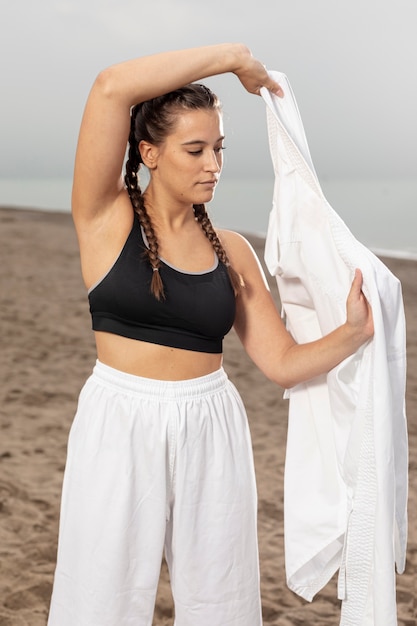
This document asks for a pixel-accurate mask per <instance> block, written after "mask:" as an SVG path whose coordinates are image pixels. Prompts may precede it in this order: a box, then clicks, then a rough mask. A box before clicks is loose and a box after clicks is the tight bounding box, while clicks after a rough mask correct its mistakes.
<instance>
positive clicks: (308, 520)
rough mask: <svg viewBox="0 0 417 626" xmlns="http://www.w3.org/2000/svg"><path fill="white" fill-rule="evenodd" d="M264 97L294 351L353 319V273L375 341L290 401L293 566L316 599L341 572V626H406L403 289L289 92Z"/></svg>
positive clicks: (276, 256) (292, 575)
mask: <svg viewBox="0 0 417 626" xmlns="http://www.w3.org/2000/svg"><path fill="white" fill-rule="evenodd" d="M271 75H273V76H274V78H275V79H276V80H277V81H278V82H279V83H280V84H281V86H282V87H283V89H284V92H285V96H284V98H278V97H277V96H274V95H272V94H271V93H270V92H269V91H268V90H266V89H262V92H261V93H262V96H263V98H264V100H265V103H266V105H267V107H266V109H267V121H268V132H269V142H270V149H271V156H272V161H273V165H274V171H275V187H274V196H273V206H272V210H271V214H270V220H269V226H268V232H267V239H266V246H265V261H266V264H267V267H268V269H269V271H270V272H271V274H272V275H275V276H276V279H277V283H278V288H279V293H280V298H281V302H282V307H283V314H284V316H285V319H286V324H287V327H288V329H289V331H290V332H291V334H292V335H293V336H294V338H295V339H296V341H297V342H307V341H312V340H315V339H317V338H319V337H322V336H323V335H325V334H327V333H329V332H330V331H332V330H333V329H334V328H335V327H337V326H338V325H340V324H342V323H343V322H344V321H345V319H346V297H347V293H348V291H349V288H350V285H351V282H352V279H353V274H354V270H355V268H357V267H358V268H360V269H361V270H362V273H363V276H364V288H363V289H364V293H365V295H366V297H367V298H368V301H369V302H370V304H371V306H372V311H373V317H374V325H375V334H374V337H373V339H372V340H371V341H370V342H368V343H367V344H366V345H365V346H363V347H362V348H361V349H360V350H359V351H358V352H357V353H356V354H355V355H353V356H352V357H350V358H348V359H346V360H345V361H343V362H342V363H341V364H340V365H339V366H337V367H336V368H334V369H333V370H332V371H331V372H330V373H329V374H328V375H327V376H322V377H320V378H317V379H314V380H312V381H311V382H308V383H305V384H301V385H298V386H297V387H295V388H293V389H291V390H290V391H289V392H286V397H288V398H289V427H288V442H287V453H286V465H285V496H284V502H285V505H284V512H285V562H286V574H287V583H288V586H289V587H290V589H292V590H293V591H295V592H296V593H297V594H299V595H300V596H302V597H303V598H305V599H307V600H310V601H311V600H312V599H313V596H314V595H315V594H316V593H317V592H318V591H319V590H320V589H321V588H322V587H323V586H324V585H325V584H326V583H327V582H328V580H329V579H330V578H331V577H332V575H333V574H334V573H335V572H336V570H337V569H339V582H338V597H339V598H340V599H341V600H343V602H342V610H341V624H342V625H343V626H348V625H349V626H362V625H367V626H368V625H369V626H370V625H372V626H394V625H396V624H397V616H396V613H397V611H396V600H395V563H396V566H397V571H398V572H399V573H402V572H403V570H404V567H405V550H406V539H407V512H406V509H407V478H408V477H407V467H408V445H407V429H406V417H405V367H406V361H405V357H406V355H405V320H404V310H403V302H402V294H401V285H400V282H399V281H398V279H397V278H396V277H395V276H393V274H392V273H391V272H390V271H389V270H388V268H387V267H386V266H385V265H384V264H383V263H382V262H381V261H380V260H379V259H378V258H377V257H375V256H374V255H373V254H372V253H371V252H370V251H369V250H368V249H367V248H365V247H364V246H363V245H362V244H360V243H359V242H358V241H357V240H356V239H355V237H354V236H353V235H352V233H351V232H350V231H349V229H348V228H347V226H346V225H345V224H344V222H343V221H342V220H341V219H340V217H339V216H338V215H337V214H336V213H335V211H334V210H333V209H332V207H331V206H330V205H329V203H328V202H327V201H326V198H325V197H324V195H323V192H322V190H321V188H320V184H319V181H318V179H317V176H316V173H315V171H314V167H313V163H312V161H311V156H310V153H309V149H308V145H307V140H306V137H305V133H304V129H303V125H302V121H301V118H300V115H299V112H298V108H297V104H296V101H295V98H294V96H293V93H292V90H291V86H290V84H289V82H288V80H287V78H286V76H285V75H284V74H281V73H278V72H271Z"/></svg>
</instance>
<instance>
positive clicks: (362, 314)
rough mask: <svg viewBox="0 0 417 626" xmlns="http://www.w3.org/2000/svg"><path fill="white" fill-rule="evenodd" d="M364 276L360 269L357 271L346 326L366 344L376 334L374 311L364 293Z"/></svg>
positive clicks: (347, 305) (347, 308)
mask: <svg viewBox="0 0 417 626" xmlns="http://www.w3.org/2000/svg"><path fill="white" fill-rule="evenodd" d="M362 285H363V276H362V272H361V271H360V270H359V269H356V270H355V277H354V279H353V282H352V285H351V288H350V291H349V294H348V297H347V301H346V313H347V319H346V324H347V325H348V326H349V327H350V328H351V329H352V331H353V332H354V333H355V335H358V337H359V338H361V337H363V341H362V343H365V341H367V340H368V339H370V338H371V337H372V336H373V334H374V320H373V316H372V309H371V306H370V304H369V302H368V300H367V299H366V298H365V295H364V293H363V291H362Z"/></svg>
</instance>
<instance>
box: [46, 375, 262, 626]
mask: <svg viewBox="0 0 417 626" xmlns="http://www.w3.org/2000/svg"><path fill="white" fill-rule="evenodd" d="M256 514H257V499H256V487H255V476H254V468H253V458H252V449H251V441H250V434H249V429H248V424H247V419H246V414H245V411H244V408H243V405H242V402H241V400H240V397H239V395H238V393H237V391H236V389H235V387H234V386H233V385H232V384H231V382H230V381H229V380H228V378H227V376H226V374H225V373H224V371H223V370H222V369H221V370H219V371H217V372H215V373H213V374H210V375H208V376H203V377H200V378H197V379H192V380H186V381H180V382H166V381H155V380H150V379H143V378H139V377H136V376H131V375H129V374H124V373H122V372H119V371H117V370H114V369H112V368H109V367H107V366H105V365H103V364H101V363H97V365H96V367H95V368H94V372H93V374H92V376H91V377H90V378H89V380H88V381H87V383H86V385H85V386H84V388H83V390H82V392H81V394H80V400H79V407H78V411H77V414H76V416H75V419H74V423H73V426H72V429H71V433H70V438H69V444H68V459H67V466H66V470H65V477H64V485H63V493H62V505H61V520H60V533H59V547H58V559H57V567H56V572H55V580H54V590H53V595H52V600H51V609H50V616H49V622H48V626H133V625H134V626H151V624H152V618H153V612H154V603H155V595H156V590H157V585H158V580H159V573H160V567H161V559H162V554H163V551H164V548H165V552H166V557H167V561H168V565H169V569H170V576H171V585H172V591H173V597H174V602H175V614H176V621H175V624H176V626H214V625H215V626H222V625H224V626H226V625H227V626H259V625H260V624H261V608H260V597H259V571H258V569H259V568H258V546H257V531H256Z"/></svg>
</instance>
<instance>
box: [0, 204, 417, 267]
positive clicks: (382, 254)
mask: <svg viewBox="0 0 417 626" xmlns="http://www.w3.org/2000/svg"><path fill="white" fill-rule="evenodd" d="M0 211H26V212H29V213H31V212H35V213H45V214H47V215H54V214H56V215H71V210H70V209H55V208H51V209H49V208H41V207H27V206H21V205H13V204H4V205H3V204H0ZM219 228H222V226H219ZM232 230H237V231H238V232H240V233H241V234H242V235H243V236H244V237H247V238H248V239H251V238H253V237H255V238H257V239H265V237H266V232H265V233H263V232H255V231H254V232H250V231H246V230H238V229H232ZM369 249H370V250H371V252H373V254H375V256H377V257H379V258H385V259H403V260H405V261H417V252H408V251H406V250H391V249H387V248H378V247H375V248H374V247H372V248H369Z"/></svg>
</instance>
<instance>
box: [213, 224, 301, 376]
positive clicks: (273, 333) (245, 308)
mask: <svg viewBox="0 0 417 626" xmlns="http://www.w3.org/2000/svg"><path fill="white" fill-rule="evenodd" d="M222 239H223V240H224V242H225V246H226V247H227V252H228V255H229V258H230V262H231V264H232V265H233V267H234V269H236V271H238V272H239V273H240V274H241V275H242V276H243V279H244V282H245V287H244V288H243V289H242V290H241V292H240V293H239V295H238V296H237V300H236V317H235V323H234V328H235V330H236V333H237V335H238V336H239V339H240V340H241V342H242V344H243V346H244V348H245V350H246V352H247V353H248V354H249V356H250V357H251V359H252V360H253V361H254V363H255V364H256V365H257V366H258V367H259V369H260V370H261V371H262V372H263V373H264V374H265V375H266V376H267V377H268V378H270V379H272V380H275V381H276V382H279V381H280V380H281V379H283V378H285V377H284V376H283V375H282V372H281V367H282V366H281V364H282V363H283V360H284V355H285V353H286V351H287V350H288V349H289V348H290V347H291V346H293V345H294V343H295V342H294V340H293V339H292V337H291V335H290V334H289V333H288V331H287V330H286V328H285V326H284V323H283V321H282V319H281V316H280V314H279V312H278V310H277V307H276V305H275V302H274V299H273V297H272V295H271V292H270V290H269V287H268V284H267V282H266V278H265V275H264V272H263V270H262V267H261V264H260V262H259V260H258V258H257V256H256V254H255V252H254V250H253V249H252V247H251V246H250V244H249V243H248V242H247V241H246V239H244V238H243V237H241V236H240V235H237V234H236V233H224V234H223V236H222Z"/></svg>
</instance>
